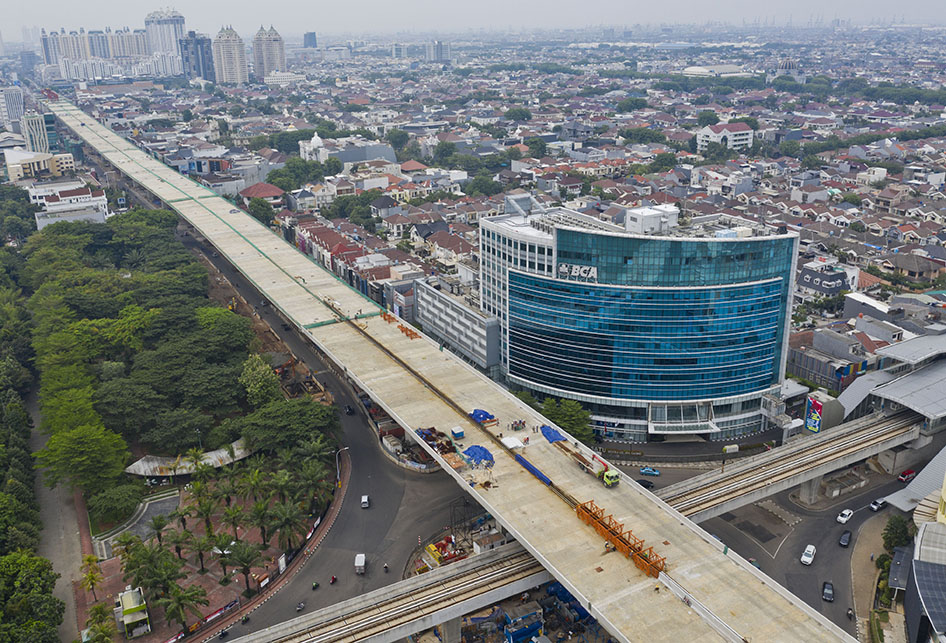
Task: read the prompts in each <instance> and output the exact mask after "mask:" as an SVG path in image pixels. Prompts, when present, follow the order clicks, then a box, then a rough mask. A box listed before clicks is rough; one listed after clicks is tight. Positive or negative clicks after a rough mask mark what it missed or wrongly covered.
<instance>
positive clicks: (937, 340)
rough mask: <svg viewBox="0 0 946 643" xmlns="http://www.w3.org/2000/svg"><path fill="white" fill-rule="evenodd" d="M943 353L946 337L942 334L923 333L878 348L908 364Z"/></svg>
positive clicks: (880, 351) (880, 353)
mask: <svg viewBox="0 0 946 643" xmlns="http://www.w3.org/2000/svg"><path fill="white" fill-rule="evenodd" d="M942 353H946V337H944V336H942V335H921V336H919V337H914V338H912V339H907V340H904V341H902V342H897V343H896V344H891V345H890V346H884V347H883V348H879V349H877V354H878V355H883V356H884V357H892V358H893V359H895V360H897V361H898V362H906V363H907V364H919V363H920V362H923V361H925V360H928V359H930V358H932V357H936V356H937V355H940V354H942ZM944 390H946V389H944Z"/></svg>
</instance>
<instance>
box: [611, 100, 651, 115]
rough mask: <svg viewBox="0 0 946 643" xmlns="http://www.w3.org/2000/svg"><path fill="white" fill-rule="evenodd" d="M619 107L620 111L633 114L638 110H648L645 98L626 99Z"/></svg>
mask: <svg viewBox="0 0 946 643" xmlns="http://www.w3.org/2000/svg"><path fill="white" fill-rule="evenodd" d="M617 107H618V111H619V112H622V113H625V112H633V111H636V110H638V109H646V108H647V101H646V100H644V99H643V98H625V99H624V100H622V101H621V102H619V103H618V106H617Z"/></svg>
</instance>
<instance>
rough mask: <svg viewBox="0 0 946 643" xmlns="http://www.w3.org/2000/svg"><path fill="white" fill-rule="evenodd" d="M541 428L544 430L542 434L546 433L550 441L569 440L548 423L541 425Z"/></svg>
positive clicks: (546, 437)
mask: <svg viewBox="0 0 946 643" xmlns="http://www.w3.org/2000/svg"><path fill="white" fill-rule="evenodd" d="M539 430H540V431H542V435H544V436H545V439H546V440H548V441H549V442H567V440H566V438H565V436H563V435H562V434H561V433H559V432H558V431H556V430H555V429H553V428H552V427H550V426H549V425H548V424H543V425H542V426H541V427H539Z"/></svg>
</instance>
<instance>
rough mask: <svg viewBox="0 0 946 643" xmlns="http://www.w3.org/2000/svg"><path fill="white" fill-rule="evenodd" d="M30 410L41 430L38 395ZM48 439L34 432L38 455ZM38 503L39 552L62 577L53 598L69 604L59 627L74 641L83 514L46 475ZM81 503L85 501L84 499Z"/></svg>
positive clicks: (31, 397)
mask: <svg viewBox="0 0 946 643" xmlns="http://www.w3.org/2000/svg"><path fill="white" fill-rule="evenodd" d="M24 402H25V404H26V409H27V411H28V412H29V414H30V417H32V418H33V425H34V426H35V427H39V423H40V416H39V407H38V405H37V401H36V394H35V393H31V394H30V395H29V396H28V397H27V398H26V399H25V400H24ZM46 439H47V436H45V435H43V434H42V433H40V432H39V429H38V428H34V429H33V433H32V435H31V436H30V449H32V450H33V452H36V451H38V450H40V449H42V448H43V446H45V444H46ZM34 488H35V494H36V502H37V504H38V505H39V515H40V518H41V519H42V521H43V531H42V532H41V533H40V539H39V547H38V548H37V551H36V553H37V554H38V555H40V556H43V557H44V558H48V559H49V561H50V562H51V563H52V565H53V571H55V572H56V573H57V574H59V579H58V580H57V581H56V587H55V589H54V590H53V595H54V596H55V597H56V598H58V599H61V600H62V601H64V602H65V604H66V610H65V612H63V615H62V624H61V625H60V626H59V639H60V640H61V641H72V640H74V639H76V638H78V636H79V630H78V628H77V626H76V625H77V624H76V602H75V595H74V594H73V592H72V581H73V580H74V579H77V578H78V577H79V565H80V564H81V562H82V547H81V545H80V538H81V534H80V531H79V526H80V523H79V520H78V518H77V516H79V515H84V511H83V512H82V513H81V514H80V513H79V512H78V511H77V508H76V501H75V498H76V496H78V493H77V494H73V493H72V492H70V491H69V490H68V489H66V488H65V487H64V486H63V485H57V486H56V487H55V488H53V489H50V488H49V487H47V486H46V485H45V484H44V483H43V472H42V471H37V472H36V482H35V485H34ZM80 502H81V498H80ZM89 553H91V537H90V538H89Z"/></svg>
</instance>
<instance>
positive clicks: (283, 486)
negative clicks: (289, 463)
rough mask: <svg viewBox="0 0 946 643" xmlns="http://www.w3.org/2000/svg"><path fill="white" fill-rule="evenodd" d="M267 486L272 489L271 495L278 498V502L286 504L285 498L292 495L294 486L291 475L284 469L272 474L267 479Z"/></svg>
mask: <svg viewBox="0 0 946 643" xmlns="http://www.w3.org/2000/svg"><path fill="white" fill-rule="evenodd" d="M269 484H270V486H271V487H272V489H273V493H275V494H276V495H277V496H279V501H280V502H286V497H287V496H288V495H290V494H291V493H292V490H293V488H294V487H295V486H296V482H295V480H293V479H292V475H291V474H290V473H289V472H288V471H286V470H285V469H280V470H279V471H277V472H276V473H274V474H273V475H272V477H271V478H270V479H269Z"/></svg>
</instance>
